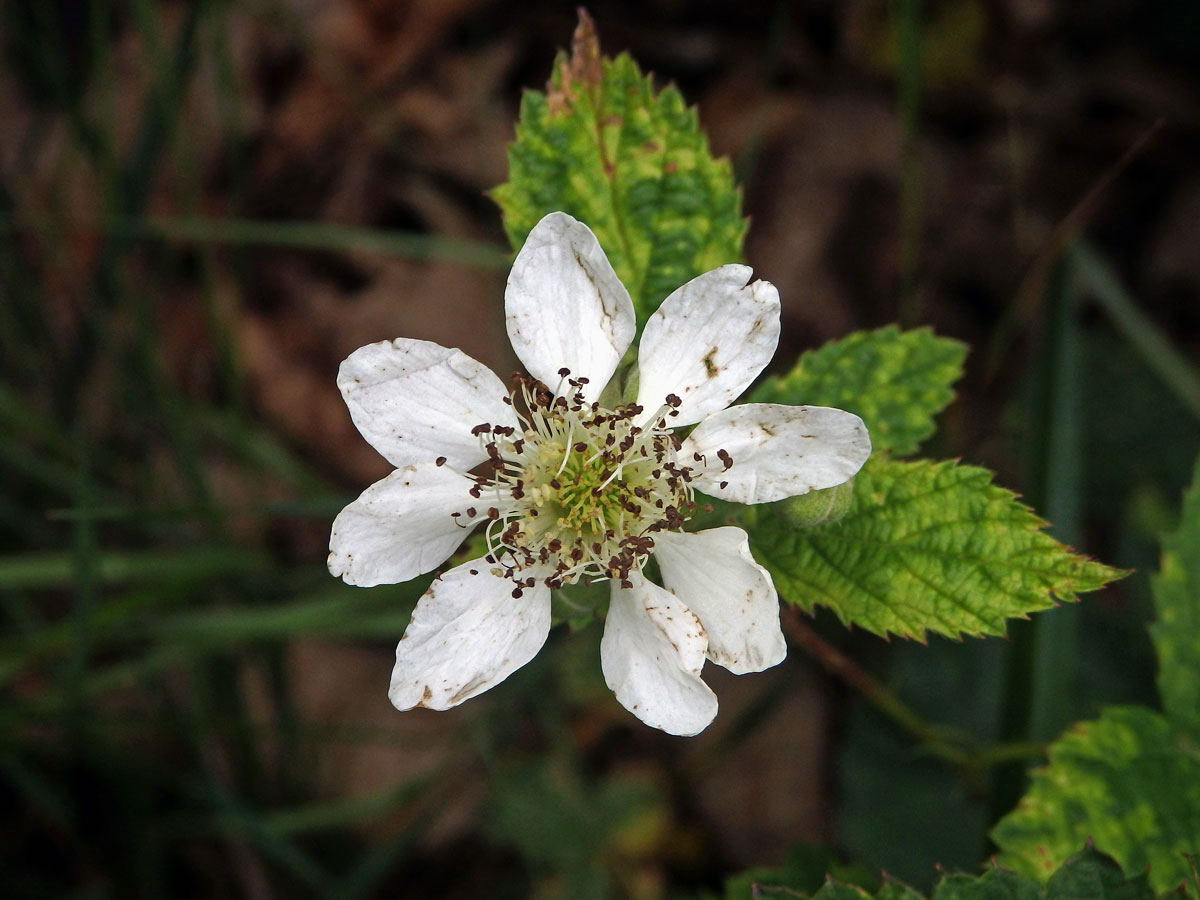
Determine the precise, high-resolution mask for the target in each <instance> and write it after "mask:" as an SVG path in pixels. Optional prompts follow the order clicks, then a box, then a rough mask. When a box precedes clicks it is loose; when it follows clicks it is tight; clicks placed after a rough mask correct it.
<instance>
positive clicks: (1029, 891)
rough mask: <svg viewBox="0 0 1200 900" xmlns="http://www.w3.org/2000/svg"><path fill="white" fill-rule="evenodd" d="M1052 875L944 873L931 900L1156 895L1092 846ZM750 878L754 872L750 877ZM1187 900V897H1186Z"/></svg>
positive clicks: (831, 896) (887, 885) (777, 890)
mask: <svg viewBox="0 0 1200 900" xmlns="http://www.w3.org/2000/svg"><path fill="white" fill-rule="evenodd" d="M1049 868H1050V869H1051V873H1050V875H1049V879H1048V880H1047V881H1046V884H1045V886H1043V885H1041V884H1039V883H1038V882H1037V881H1036V880H1034V879H1033V878H1030V877H1029V876H1027V875H1022V874H1020V873H1018V872H1013V871H1011V870H1009V869H1005V868H1001V867H998V866H993V867H992V868H990V869H988V871H986V872H984V873H983V874H982V875H967V874H965V873H962V872H955V873H952V874H949V875H943V876H942V877H941V879H939V880H938V883H937V884H936V885H935V886H934V889H933V893H932V894H931V895H930V898H931V900H1154V891H1153V889H1152V888H1151V886H1150V881H1149V879H1147V877H1146V875H1145V874H1144V873H1138V874H1136V875H1134V876H1133V877H1131V878H1127V877H1126V876H1125V875H1124V874H1123V873H1122V871H1121V867H1120V866H1119V865H1118V864H1117V863H1116V861H1115V860H1113V859H1112V858H1111V857H1108V856H1105V855H1104V854H1103V853H1101V852H1099V851H1098V850H1096V849H1095V848H1094V847H1092V846H1091V845H1090V844H1088V845H1087V846H1085V847H1084V849H1083V850H1081V851H1079V852H1078V853H1075V854H1074V855H1072V856H1070V857H1068V858H1067V859H1066V860H1065V861H1064V862H1063V863H1062V865H1061V866H1059V867H1058V868H1057V869H1055V868H1054V866H1050V867H1049ZM747 874H748V873H747ZM777 885H779V882H774V883H772V884H759V885H758V892H759V893H758V895H759V896H762V897H767V896H772V897H774V896H779V897H796V898H801V900H803V898H805V897H806V895H804V894H801V893H799V892H798V891H796V890H793V889H792V888H790V887H784V886H777ZM752 896H753V892H752V889H751V888H750V887H749V883H747V886H746V888H745V890H743V891H741V892H739V893H736V894H734V893H727V894H726V898H727V900H735V898H736V900H743V898H744V900H750V898H751V897H752ZM871 896H874V898H875V900H921V894H919V893H918V892H917V891H914V890H913V889H912V888H910V887H908V886H907V885H905V884H903V883H901V882H899V881H895V880H892V879H885V881H884V883H883V885H882V886H881V887H880V888H879V890H878V892H877V893H875V894H874V895H871V894H868V893H867V892H865V891H863V890H862V889H861V888H858V887H855V886H853V885H849V884H845V883H843V882H839V881H835V880H832V879H830V880H827V881H826V882H825V884H824V885H823V886H822V887H821V889H820V890H819V891H817V892H816V893H815V894H813V895H812V900H863V898H867V897H871ZM1180 896H1182V897H1186V896H1187V895H1186V893H1182V894H1180Z"/></svg>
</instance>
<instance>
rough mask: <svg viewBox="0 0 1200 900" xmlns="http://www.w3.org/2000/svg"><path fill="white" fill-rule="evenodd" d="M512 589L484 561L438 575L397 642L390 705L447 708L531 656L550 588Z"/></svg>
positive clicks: (544, 623) (544, 626) (542, 634)
mask: <svg viewBox="0 0 1200 900" xmlns="http://www.w3.org/2000/svg"><path fill="white" fill-rule="evenodd" d="M472 572H474V573H476V574H472ZM512 594H513V583H512V582H511V581H509V580H508V579H507V578H497V577H496V576H495V575H492V574H491V572H490V570H489V566H488V563H486V562H485V561H484V560H482V559H475V560H472V561H471V562H468V563H463V564H462V565H461V566H458V567H457V568H454V569H451V570H450V571H449V572H446V573H445V574H444V575H442V576H441V577H440V578H439V579H438V580H436V581H435V582H434V583H433V586H432V587H430V588H429V591H428V592H427V593H426V594H425V596H423V597H422V598H421V599H420V600H419V601H418V602H417V608H416V609H415V610H413V616H412V621H411V622H409V623H408V628H407V629H405V631H404V637H402V638H401V639H400V643H399V645H398V646H397V647H396V667H395V668H394V669H392V686H391V689H390V690H389V691H388V698H389V699H390V700H391V701H392V704H393V705H394V706H395V707H396V708H397V709H412V708H413V707H414V706H424V707H428V708H429V709H449V708H450V707H452V706H458V704H460V703H462V702H463V701H464V700H469V699H470V698H471V697H474V696H475V695H476V694H482V693H483V692H484V691H486V690H487V689H488V688H490V687H494V686H495V685H497V684H499V683H500V682H501V681H503V680H504V679H505V678H507V677H508V676H509V675H511V674H512V673H513V672H515V671H516V670H517V669H519V668H521V666H523V665H525V663H527V662H529V660H531V659H533V657H534V656H536V655H537V652H538V650H540V649H541V648H542V644H544V643H545V642H546V635H547V634H549V632H550V589H549V588H548V587H546V586H545V585H544V584H539V585H538V586H537V587H533V588H526V589H525V591H524V593H523V594H522V596H520V597H513V595H512Z"/></svg>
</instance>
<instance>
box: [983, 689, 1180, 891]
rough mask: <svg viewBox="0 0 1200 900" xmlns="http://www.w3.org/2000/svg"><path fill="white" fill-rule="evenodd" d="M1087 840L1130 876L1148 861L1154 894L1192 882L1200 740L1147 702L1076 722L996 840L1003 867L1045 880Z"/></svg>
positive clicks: (995, 832)
mask: <svg viewBox="0 0 1200 900" xmlns="http://www.w3.org/2000/svg"><path fill="white" fill-rule="evenodd" d="M1088 838H1090V839H1092V840H1095V842H1096V844H1097V845H1099V846H1101V847H1103V848H1104V849H1105V851H1106V852H1108V853H1111V854H1112V855H1113V856H1114V857H1115V858H1116V859H1117V861H1118V862H1119V863H1120V864H1121V866H1122V867H1123V868H1124V870H1125V871H1127V872H1137V871H1141V870H1144V869H1146V868H1147V867H1149V877H1150V882H1151V884H1152V885H1153V886H1154V888H1155V889H1156V890H1159V891H1167V890H1170V889H1172V888H1174V887H1177V886H1178V885H1179V884H1180V883H1181V882H1183V881H1185V880H1187V878H1188V876H1189V873H1190V870H1189V867H1188V861H1187V859H1186V858H1185V857H1184V854H1185V853H1190V854H1196V853H1197V852H1200V746H1198V745H1197V744H1196V743H1195V742H1193V741H1190V740H1188V739H1186V738H1184V737H1182V736H1181V735H1180V734H1178V733H1177V732H1175V731H1174V730H1173V729H1172V728H1171V725H1170V723H1169V722H1168V721H1167V720H1166V718H1164V717H1163V716H1161V715H1159V714H1158V713H1156V712H1154V711H1152V710H1149V709H1146V708H1145V707H1141V706H1124V707H1122V706H1114V707H1109V708H1108V709H1106V710H1104V712H1103V713H1102V714H1101V716H1100V718H1099V719H1096V720H1094V721H1089V722H1079V723H1076V724H1075V725H1074V726H1073V727H1072V728H1071V730H1070V731H1068V732H1067V733H1066V734H1065V735H1063V736H1062V737H1061V738H1059V739H1058V740H1057V741H1055V743H1054V744H1053V745H1052V746H1051V748H1050V764H1049V765H1048V766H1046V767H1045V768H1043V769H1040V770H1038V771H1035V772H1034V773H1033V784H1032V786H1031V787H1030V789H1029V792H1028V793H1027V794H1026V795H1025V797H1024V798H1022V800H1021V802H1020V803H1019V804H1018V805H1017V808H1016V810H1015V811H1013V812H1012V813H1010V814H1009V815H1008V816H1006V817H1005V818H1004V819H1001V820H1000V822H999V823H998V824H997V825H996V827H995V828H994V829H992V839H993V840H994V841H995V842H996V844H997V845H998V846H999V847H1000V850H1001V857H1000V859H1001V862H1003V863H1004V865H1007V866H1011V867H1012V868H1014V869H1018V870H1020V871H1023V872H1027V873H1029V874H1031V875H1037V876H1039V877H1041V876H1044V875H1045V874H1047V873H1048V872H1049V871H1050V870H1052V869H1053V868H1054V866H1056V865H1058V863H1059V862H1061V861H1062V860H1064V859H1065V858H1066V857H1067V856H1068V855H1069V854H1070V853H1071V851H1072V849H1073V848H1074V847H1077V846H1078V845H1079V842H1080V841H1083V840H1086V839H1088ZM1075 896H1084V895H1083V894H1076V895H1075ZM1087 896H1116V895H1115V894H1111V893H1106V894H1088V895H1087Z"/></svg>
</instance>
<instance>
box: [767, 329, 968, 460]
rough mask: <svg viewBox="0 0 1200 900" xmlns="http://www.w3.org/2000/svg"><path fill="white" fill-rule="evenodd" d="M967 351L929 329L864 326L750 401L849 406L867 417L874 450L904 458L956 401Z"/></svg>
mask: <svg viewBox="0 0 1200 900" xmlns="http://www.w3.org/2000/svg"><path fill="white" fill-rule="evenodd" d="M966 354H967V348H966V345H964V344H962V343H960V342H959V341H955V340H951V339H950V338H944V337H938V336H937V335H935V334H934V333H933V332H932V331H930V330H929V329H928V328H917V329H914V330H912V331H901V330H900V329H899V328H898V327H897V326H895V325H889V326H888V327H886V328H880V329H878V330H877V331H858V332H855V333H853V334H851V335H849V336H848V337H845V338H842V339H841V340H837V341H833V342H832V343H829V344H826V345H825V346H824V347H821V348H819V349H817V350H810V351H808V352H806V353H804V354H803V355H802V356H801V357H800V359H799V360H798V361H797V363H796V366H795V368H793V369H792V371H791V372H789V373H788V374H786V375H783V376H776V377H772V378H768V379H767V380H766V381H764V382H763V383H762V384H761V385H759V387H757V388H756V389H755V390H754V391H753V393H752V394H751V396H750V400H752V401H753V402H756V403H787V404H791V405H801V404H804V405H808V406H833V407H836V408H837V409H844V410H847V411H849V412H852V413H855V414H856V415H858V416H859V417H861V418H862V420H863V421H864V422H865V423H866V425H867V431H868V432H869V433H870V435H871V444H872V447H873V448H874V449H875V450H890V451H892V453H894V454H896V455H897V456H904V455H907V454H909V453H912V452H913V451H915V450H916V449H917V447H918V445H920V443H921V442H922V441H924V440H925V439H926V438H928V437H929V436H930V435H931V434H933V432H934V421H933V420H934V417H935V416H936V415H937V414H938V413H939V412H941V411H942V409H944V408H945V407H946V405H947V404H948V403H949V402H950V401H951V400H953V399H954V391H953V389H952V388H951V385H952V384H954V382H955V381H957V380H958V379H959V378H961V377H962V371H963V360H964V359H965V358H966Z"/></svg>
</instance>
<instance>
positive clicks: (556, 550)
mask: <svg viewBox="0 0 1200 900" xmlns="http://www.w3.org/2000/svg"><path fill="white" fill-rule="evenodd" d="M559 374H560V375H561V376H562V377H563V379H564V381H565V382H566V383H567V384H568V385H569V386H570V388H571V397H570V399H568V398H567V397H563V396H556V395H555V394H554V393H552V392H551V391H550V390H548V389H547V388H546V386H545V385H543V384H541V383H540V382H537V381H533V380H532V379H525V378H522V377H521V376H514V377H515V378H516V379H517V380H518V384H519V389H520V394H521V399H522V401H523V406H524V414H519V415H520V418H521V421H522V425H523V426H524V429H523V432H522V433H520V434H517V432H516V429H513V428H509V427H506V426H493V425H489V424H486V423H485V424H482V425H478V426H476V427H475V428H474V429H473V432H474V433H475V434H477V435H479V437H480V439H481V440H482V441H483V447H484V450H485V451H486V452H487V454H488V462H487V463H485V466H486V468H488V469H490V470H491V472H490V474H489V475H484V476H479V477H477V478H476V484H475V486H474V487H473V488H471V494H472V495H473V496H475V497H477V498H480V499H482V498H484V497H485V496H486V497H487V499H488V501H489V502H491V503H492V504H493V505H492V506H490V507H487V508H486V513H487V516H488V518H489V519H490V521H489V522H488V527H487V543H488V556H487V561H488V562H489V563H491V564H493V565H494V566H495V568H493V570H492V571H493V572H494V573H495V574H497V575H502V576H503V577H507V578H510V579H512V581H513V582H514V584H515V585H516V589H515V590H514V591H513V596H514V597H519V596H521V592H522V590H523V588H528V587H533V586H534V585H535V584H537V582H538V581H539V580H540V581H543V582H544V583H545V584H546V585H548V586H549V587H552V588H557V587H562V586H563V585H564V584H570V583H573V582H575V581H577V580H579V578H580V577H583V576H587V577H589V578H593V579H604V578H615V579H619V580H620V581H621V582H622V583H623V584H625V586H630V585H629V584H628V579H629V573H630V572H632V571H634V570H636V569H640V568H641V567H642V566H643V565H644V564H645V562H646V558H647V557H648V556H649V554H650V552H651V550H653V549H654V538H653V536H652V535H653V534H654V533H655V532H658V531H663V530H668V529H669V530H677V529H679V528H680V526H682V525H683V523H684V522H685V521H686V519H687V518H688V515H689V514H690V512H691V511H692V510H693V509H694V508H695V503H693V502H692V489H691V487H690V485H689V482H690V481H691V478H692V475H691V469H690V468H689V467H688V466H686V465H681V464H680V462H679V460H678V459H677V453H678V451H679V442H678V439H677V438H675V436H674V435H672V434H671V432H670V429H669V428H668V426H667V422H668V421H669V419H670V418H671V417H672V416H673V415H676V412H675V407H677V406H678V405H679V402H680V401H679V398H678V397H676V396H674V395H669V396H668V397H667V402H666V403H665V404H664V405H663V407H662V408H661V409H660V410H659V411H658V412H657V413H656V415H655V416H654V417H652V418H651V419H650V420H649V421H646V420H645V417H644V416H643V415H642V413H643V411H644V410H643V409H642V407H640V406H638V405H637V404H634V403H630V404H625V405H623V406H618V407H616V408H615V409H605V408H603V407H601V406H600V405H599V404H598V403H590V404H589V403H585V402H584V399H583V394H582V391H581V387H582V386H583V385H584V384H586V383H587V380H586V379H584V378H580V379H579V380H575V379H569V378H568V377H567V376H568V375H569V374H570V373H569V372H568V371H567V370H566V369H563V370H560V372H559ZM560 388H561V385H560ZM560 393H561V390H560ZM476 514H477V511H476V510H474V509H468V510H467V515H468V516H471V517H474V516H475V515H476Z"/></svg>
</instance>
